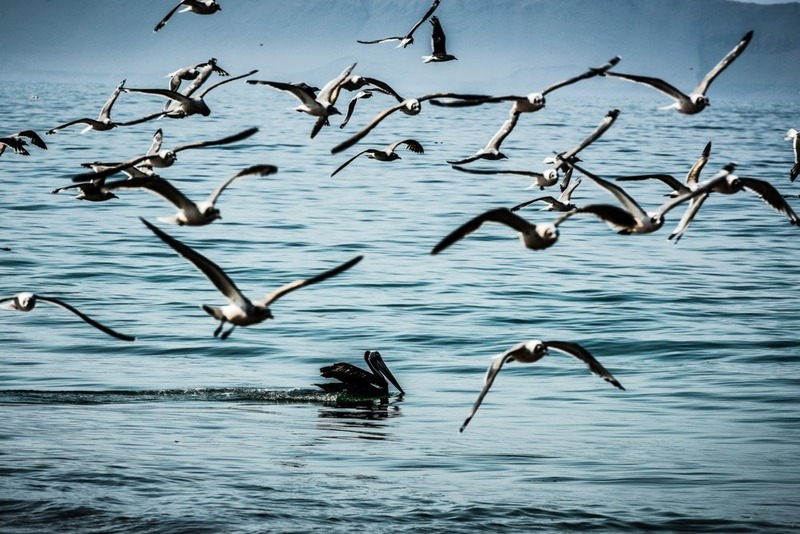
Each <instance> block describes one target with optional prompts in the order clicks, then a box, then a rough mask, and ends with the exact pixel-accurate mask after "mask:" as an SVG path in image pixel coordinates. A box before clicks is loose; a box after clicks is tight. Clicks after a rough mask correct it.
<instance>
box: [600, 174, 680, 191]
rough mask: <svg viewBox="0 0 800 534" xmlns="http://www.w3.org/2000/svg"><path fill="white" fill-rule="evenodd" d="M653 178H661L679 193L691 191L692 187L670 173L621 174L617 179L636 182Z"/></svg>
mask: <svg viewBox="0 0 800 534" xmlns="http://www.w3.org/2000/svg"><path fill="white" fill-rule="evenodd" d="M651 178H654V179H656V180H661V181H662V182H664V183H665V184H667V185H668V186H670V187H671V188H672V189H673V190H674V191H677V192H678V193H688V192H689V191H690V189H689V188H688V187H686V186H685V185H683V184H682V183H681V182H680V181H679V180H678V179H677V178H675V177H674V176H672V175H669V174H637V175H633V176H620V177H619V178H616V180H617V181H618V182H634V181H640V180H649V179H651Z"/></svg>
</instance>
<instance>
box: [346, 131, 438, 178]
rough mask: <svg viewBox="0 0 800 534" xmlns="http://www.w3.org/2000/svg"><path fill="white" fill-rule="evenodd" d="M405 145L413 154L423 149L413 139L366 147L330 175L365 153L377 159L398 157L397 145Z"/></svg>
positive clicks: (419, 152) (421, 152)
mask: <svg viewBox="0 0 800 534" xmlns="http://www.w3.org/2000/svg"><path fill="white" fill-rule="evenodd" d="M399 146H405V147H406V148H407V149H408V150H410V151H411V152H413V153H415V154H423V153H424V152H425V150H423V148H422V145H421V144H420V143H419V141H416V140H414V139H403V140H401V141H395V142H394V143H392V144H391V145H389V146H387V147H386V148H384V149H377V148H367V149H365V150H362V151H361V152H359V153H358V154H356V155H355V156H353V157H352V158H350V159H348V160H347V161H345V162H344V163H342V164H341V165H340V166H339V168H338V169H336V170H335V171H333V172H332V173H331V176H335V175H336V174H337V173H338V172H339V171H341V170H342V169H344V168H345V167H347V166H348V165H350V163H352V161H353V160H354V159H356V158H357V157H359V156H361V155H364V154H366V155H367V157H368V158H370V159H374V160H377V161H394V160H397V159H400V155H399V154H398V153H397V152H396V150H397V147H399Z"/></svg>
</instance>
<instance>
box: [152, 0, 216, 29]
mask: <svg viewBox="0 0 800 534" xmlns="http://www.w3.org/2000/svg"><path fill="white" fill-rule="evenodd" d="M181 6H184V7H183V9H181V11H180V12H181V13H184V12H186V11H191V12H192V13H196V14H198V15H213V14H214V13H216V12H217V11H220V10H221V9H222V7H221V6H220V5H219V4H218V3H217V2H216V0H181V1H180V2H178V5H176V6H175V7H173V8H172V9H170V10H169V13H167V14H166V15H165V16H164V18H163V19H161V20H160V21H159V23H158V24H156V27H155V28H153V32H157V31H158V30H160V29H161V28H163V27H164V26H165V25H166V24H167V22H168V21H169V19H170V18H171V17H172V15H174V14H175V12H177V11H178V9H180V7H181Z"/></svg>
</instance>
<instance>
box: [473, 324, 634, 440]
mask: <svg viewBox="0 0 800 534" xmlns="http://www.w3.org/2000/svg"><path fill="white" fill-rule="evenodd" d="M550 349H553V350H557V351H559V352H563V353H564V354H568V355H570V356H574V357H575V358H578V359H579V360H581V361H582V362H583V363H585V364H586V365H587V366H588V367H589V370H590V371H591V372H592V374H595V375H597V376H599V377H600V378H602V379H603V380H605V381H606V382H608V383H610V384H611V385H613V386H615V387H617V388H619V389H621V390H623V391H624V390H625V388H624V387H622V384H620V383H619V381H617V379H616V378H614V376H613V375H612V374H611V373H610V372H608V371H607V370H606V368H605V367H603V366H602V365H601V364H600V362H598V361H597V360H596V359H595V357H594V356H592V354H591V353H590V352H589V351H588V350H586V349H585V348H583V347H582V346H580V345H578V344H577V343H572V342H570V341H539V340H538V339H533V340H531V341H525V342H522V343H518V344H516V345H514V346H513V347H511V348H510V349H508V350H507V351H505V352H504V353H502V354H500V355H499V356H496V357H495V358H494V361H493V362H492V365H490V366H489V370H488V371H487V372H486V377H485V378H484V381H483V389H482V390H481V392H480V394H479V395H478V400H476V401H475V404H474V405H473V406H472V410H470V412H469V415H468V416H467V418H466V420H464V424H462V425H461V428H460V429H459V432H463V431H464V429H465V428H467V425H468V424H469V422H470V420H472V418H473V416H474V415H475V412H477V411H478V408H479V407H480V405H481V402H483V398H484V397H485V396H486V394H487V393H489V388H491V387H492V384H493V383H494V379H495V378H496V377H497V374H498V373H499V372H500V369H502V368H503V365H505V364H507V363H509V362H513V361H517V362H520V363H534V362H538V361H539V360H541V359H542V358H544V357H545V356H546V355H547V354H549V350H550Z"/></svg>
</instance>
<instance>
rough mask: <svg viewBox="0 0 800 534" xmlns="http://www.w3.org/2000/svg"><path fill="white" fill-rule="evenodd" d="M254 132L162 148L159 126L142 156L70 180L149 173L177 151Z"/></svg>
mask: <svg viewBox="0 0 800 534" xmlns="http://www.w3.org/2000/svg"><path fill="white" fill-rule="evenodd" d="M256 132H258V128H255V127H253V128H247V129H246V130H242V131H241V132H239V133H237V134H234V135H229V136H227V137H223V138H222V139H213V140H209V141H197V142H194V143H188V144H185V145H180V146H177V147H175V148H173V149H171V150H162V149H161V144H162V142H163V136H164V134H163V132H162V131H161V128H159V129H158V130H156V133H155V134H154V135H153V142H152V144H151V145H150V149H149V150H148V151H147V153H146V154H145V155H144V156H139V157H136V158H132V159H129V160H128V161H124V162H122V163H112V164H107V165H106V167H105V168H104V169H102V170H97V169H95V170H94V172H87V173H82V174H79V175H77V176H75V177H73V178H72V181H73V182H84V181H87V180H96V179H98V178H102V177H107V176H111V175H113V174H116V173H118V172H120V171H122V170H125V169H129V168H132V167H133V168H138V169H140V170H149V171H150V173H151V174H152V169H153V167H158V168H165V167H171V166H172V164H173V163H175V162H176V161H177V160H178V152H182V151H184V150H189V149H191V148H205V147H209V146H220V145H228V144H231V143H236V142H239V141H242V140H244V139H247V138H248V137H250V136H252V135H253V134H255V133H256Z"/></svg>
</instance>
